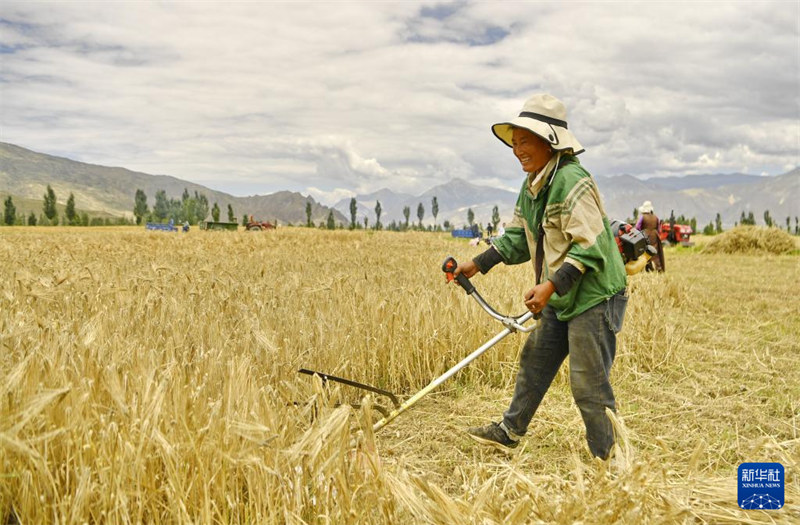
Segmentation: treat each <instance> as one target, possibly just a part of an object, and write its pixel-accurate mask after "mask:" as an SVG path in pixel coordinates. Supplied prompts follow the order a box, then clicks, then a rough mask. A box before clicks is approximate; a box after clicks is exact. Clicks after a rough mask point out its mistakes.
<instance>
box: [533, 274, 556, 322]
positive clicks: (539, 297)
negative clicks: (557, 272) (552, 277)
mask: <svg viewBox="0 0 800 525" xmlns="http://www.w3.org/2000/svg"><path fill="white" fill-rule="evenodd" d="M555 291H556V287H555V285H553V283H552V282H550V281H545V282H543V283H542V284H537V285H536V286H534V287H533V288H531V289H530V290H528V291H527V292H525V306H526V307H527V308H528V310H530V311H531V312H533V313H535V314H537V313H539V312H541V311H542V310H544V307H545V305H546V304H547V301H549V300H550V296H551V295H553V292H555Z"/></svg>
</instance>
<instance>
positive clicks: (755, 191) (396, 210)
mask: <svg viewBox="0 0 800 525" xmlns="http://www.w3.org/2000/svg"><path fill="white" fill-rule="evenodd" d="M596 180H597V185H598V187H599V188H600V192H601V194H602V195H603V200H604V204H605V207H606V212H607V214H608V216H609V217H610V218H612V219H613V218H619V219H625V218H629V217H632V216H633V209H634V208H636V207H638V206H640V205H641V204H642V203H643V202H644V201H645V200H649V201H651V202H652V203H653V207H654V208H655V211H656V214H657V215H659V216H660V217H662V218H665V219H666V218H667V217H669V214H670V212H671V211H674V213H675V215H676V216H678V215H684V216H686V217H695V218H696V219H697V223H698V225H704V224H707V223H709V222H711V221H713V220H714V218H715V216H716V214H717V213H719V214H720V215H721V218H722V222H723V224H724V225H725V226H726V227H728V226H732V225H733V224H734V222H736V221H738V220H739V218H740V216H741V214H742V212H744V213H745V214H748V213H751V212H752V213H753V214H754V216H755V218H756V220H757V222H759V223H763V215H764V212H765V211H769V213H770V215H771V216H772V218H773V219H774V220H776V221H777V222H778V224H780V225H782V224H784V221H785V218H786V217H792V218H794V217H795V216H797V215H800V168H795V169H794V170H792V171H790V172H788V173H785V174H783V175H777V176H770V177H761V176H754V175H745V174H738V173H737V174H718V175H692V176H683V177H662V178H650V179H639V178H636V177H633V176H631V175H619V176H614V177H596ZM520 183H521V179H520ZM48 184H49V185H50V186H51V187H52V188H53V189H54V191H55V192H56V195H57V198H58V199H59V201H60V202H62V203H63V202H65V201H66V197H67V195H68V194H69V193H73V194H74V196H75V201H76V205H77V206H78V207H79V208H81V209H83V210H88V211H89V212H90V214H93V213H94V214H100V215H104V216H123V215H127V216H131V215H132V210H133V201H134V195H135V192H136V190H137V189H141V190H143V191H144V192H145V194H147V195H148V198H149V203H150V205H151V206H152V204H153V202H154V196H155V193H156V191H158V190H164V191H165V192H166V194H167V196H168V197H169V198H178V199H179V198H180V196H181V194H182V193H183V192H184V190H188V191H189V193H190V194H193V193H194V192H195V191H197V192H198V193H204V194H205V195H206V196H207V197H208V200H209V203H211V204H213V203H214V202H216V203H217V204H218V205H219V207H220V208H221V209H222V210H223V215H225V214H224V210H226V209H227V205H228V204H231V206H232V207H233V209H234V211H235V213H236V216H237V218H238V217H241V216H242V215H245V214H246V215H253V216H254V217H256V218H260V219H262V220H277V221H278V222H279V223H282V224H287V223H292V224H304V223H305V222H306V203H307V202H311V204H312V220H313V221H314V222H315V223H318V222H320V221H324V220H325V219H326V218H327V217H328V214H329V213H330V211H331V210H333V213H334V217H335V219H336V221H337V222H340V223H343V224H349V223H350V199H349V198H347V199H342V200H341V201H339V202H337V203H336V204H335V205H334V206H333V207H331V208H329V207H327V206H325V205H323V204H321V203H318V202H316V201H315V200H314V199H313V198H312V197H310V196H305V195H302V194H300V193H297V192H290V191H279V192H277V193H272V194H269V195H255V196H249V197H237V196H233V195H229V194H227V193H224V192H221V191H216V190H212V189H209V188H206V187H205V186H202V185H200V184H195V183H192V182H188V181H184V180H181V179H178V178H175V177H170V176H165V175H148V174H146V173H140V172H135V171H131V170H127V169H125V168H114V167H105V166H98V165H93V164H86V163H82V162H77V161H73V160H70V159H66V158H62V157H55V156H51V155H46V154H43V153H37V152H34V151H31V150H28V149H25V148H22V147H20V146H16V145H13V144H8V143H2V142H0V193H2V194H10V195H12V197H14V199H15V201H16V200H17V199H19V200H26V201H31V200H33V201H36V200H41V199H42V196H43V195H44V193H45V191H46V187H47V185H48ZM434 197H436V200H437V202H438V206H439V212H438V215H437V217H436V223H437V224H442V223H443V222H444V221H449V222H450V224H452V225H453V226H456V227H460V226H461V225H463V224H466V222H467V214H468V210H469V209H471V210H472V211H473V213H474V216H475V221H476V222H479V223H482V224H486V223H487V222H489V221H490V220H491V215H492V209H493V208H494V207H495V206H497V207H498V210H499V212H500V216H501V219H502V220H503V221H504V222H505V221H509V220H510V219H511V216H512V214H513V209H514V203H515V202H516V199H517V194H516V192H512V191H508V190H504V189H499V188H494V187H489V186H480V185H476V184H472V183H470V182H468V181H465V180H462V179H452V180H451V181H449V182H447V183H445V184H440V185H437V186H435V187H433V188H431V189H429V190H428V191H426V192H424V193H422V194H420V195H411V194H408V193H399V192H395V191H392V190H390V189H387V188H384V189H381V190H379V191H376V192H373V193H369V194H365V195H357V196H356V197H355V199H356V203H357V207H358V211H357V217H358V220H359V221H362V222H363V219H364V217H368V220H369V224H374V223H375V219H376V216H375V205H376V202H377V201H380V203H381V210H382V212H381V222H382V223H383V224H388V223H390V222H392V221H396V222H398V223H403V222H405V216H404V215H403V208H405V207H408V208H409V210H410V214H409V222H411V223H417V222H418V217H417V209H418V206H419V205H420V204H422V206H423V208H424V215H423V221H422V222H423V223H424V224H432V223H433V221H434V218H433V215H432V209H431V204H432V200H433V198H434Z"/></svg>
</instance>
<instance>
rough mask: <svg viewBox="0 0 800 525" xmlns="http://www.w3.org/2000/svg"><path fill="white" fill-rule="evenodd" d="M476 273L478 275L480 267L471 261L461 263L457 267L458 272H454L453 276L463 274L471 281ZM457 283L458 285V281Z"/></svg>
mask: <svg viewBox="0 0 800 525" xmlns="http://www.w3.org/2000/svg"><path fill="white" fill-rule="evenodd" d="M476 273H478V265H477V264H475V263H474V262H472V261H471V260H470V261H467V262H465V263H459V264H458V266H457V267H456V270H455V271H454V272H453V275H454V276H457V275H459V274H463V275H464V277H466V278H467V279H469V278H470V277H472V276H473V275H475V274H476ZM456 283H458V281H456Z"/></svg>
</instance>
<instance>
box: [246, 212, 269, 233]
mask: <svg viewBox="0 0 800 525" xmlns="http://www.w3.org/2000/svg"><path fill="white" fill-rule="evenodd" d="M244 229H245V230H247V231H253V232H254V231H261V230H274V229H275V224H272V223H271V222H268V221H256V220H253V216H252V215H251V216H250V220H249V221H247V224H245V226H244Z"/></svg>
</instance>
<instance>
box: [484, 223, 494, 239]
mask: <svg viewBox="0 0 800 525" xmlns="http://www.w3.org/2000/svg"><path fill="white" fill-rule="evenodd" d="M493 231H494V226H492V223H491V222H490V223H487V224H486V236H487V237H490V238H491V236H492V232H493Z"/></svg>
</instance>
